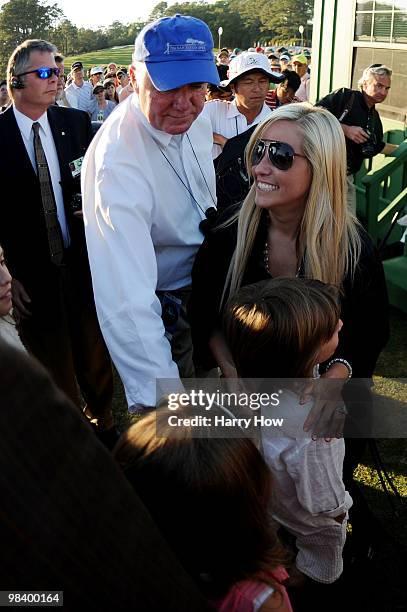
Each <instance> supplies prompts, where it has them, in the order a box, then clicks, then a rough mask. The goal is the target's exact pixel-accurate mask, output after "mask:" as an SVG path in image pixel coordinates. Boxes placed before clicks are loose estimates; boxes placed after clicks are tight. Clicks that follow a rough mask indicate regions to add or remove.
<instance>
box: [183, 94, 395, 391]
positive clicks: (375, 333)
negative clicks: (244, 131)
mask: <svg viewBox="0 0 407 612" xmlns="http://www.w3.org/2000/svg"><path fill="white" fill-rule="evenodd" d="M246 158H247V159H246V163H247V167H248V171H249V175H250V176H251V177H252V179H253V184H252V187H251V189H250V192H249V194H248V196H247V197H246V199H245V201H244V202H243V205H242V207H241V210H240V212H239V213H237V214H235V215H234V216H233V215H232V216H231V218H230V219H228V220H226V222H223V223H221V224H220V226H218V227H217V228H215V229H212V230H211V231H209V232H208V234H207V236H206V238H205V241H204V242H203V244H202V246H201V248H200V250H199V252H198V254H197V257H196V261H195V265H194V268H193V273H192V283H193V284H192V287H193V290H192V300H191V308H190V316H191V319H192V332H193V340H194V350H195V356H196V360H197V361H198V362H199V363H200V364H201V365H202V366H203V367H204V368H208V369H209V368H211V367H214V365H218V366H219V367H220V368H221V370H222V373H223V375H224V376H226V377H234V376H236V369H235V366H234V363H233V360H232V358H231V355H230V352H229V350H228V347H227V346H226V343H225V341H224V339H223V337H222V334H221V332H220V328H221V323H220V321H221V311H222V304H223V303H224V301H225V299H226V298H228V297H229V296H230V295H233V294H234V293H235V292H236V291H237V290H238V289H239V288H240V287H241V286H244V285H247V284H250V283H253V282H256V281H259V280H263V279H267V278H270V277H278V276H285V277H296V276H300V277H307V278H313V279H317V280H320V281H323V282H325V283H330V284H333V285H336V286H337V287H339V288H340V290H341V293H342V299H341V319H342V320H343V322H344V328H343V331H342V332H341V338H340V342H339V346H338V348H337V350H336V352H335V354H334V356H333V358H332V359H331V360H330V361H329V363H325V364H322V368H321V370H322V372H323V373H324V376H326V377H332V378H343V379H344V380H345V379H347V378H348V377H349V376H351V375H352V373H353V376H357V377H364V378H366V377H371V375H372V373H373V369H374V367H375V364H376V361H377V358H378V356H379V354H380V351H381V350H382V348H383V347H384V345H385V343H386V341H387V337H388V319H387V316H388V315H387V293H386V286H385V281H384V275H383V269H382V265H381V263H380V261H379V259H378V257H377V255H376V252H375V249H374V247H373V244H372V242H371V240H370V238H369V236H368V235H367V234H366V232H364V230H363V229H362V228H361V227H360V225H359V224H358V222H357V220H356V219H355V217H354V216H353V215H352V213H351V212H350V211H349V209H348V207H347V205H346V149H345V139H344V136H343V132H342V129H341V126H340V123H339V122H338V120H337V119H336V118H335V117H333V115H331V114H330V113H329V112H328V111H326V110H325V109H322V108H317V107H313V106H311V105H310V104H307V103H302V104H289V105H286V106H283V107H280V108H278V109H277V110H275V111H274V112H273V113H272V115H271V116H270V118H268V119H267V120H265V121H264V122H262V123H261V124H260V125H259V126H258V127H257V129H256V130H255V132H254V133H253V135H252V137H251V139H250V142H249V144H248V147H247V150H246ZM222 221H224V220H223V219H222Z"/></svg>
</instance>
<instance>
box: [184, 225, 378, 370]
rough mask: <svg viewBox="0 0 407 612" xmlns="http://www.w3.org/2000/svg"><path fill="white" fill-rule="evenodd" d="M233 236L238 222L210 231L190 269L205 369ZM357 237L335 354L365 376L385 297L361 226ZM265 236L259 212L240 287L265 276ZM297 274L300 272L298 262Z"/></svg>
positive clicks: (198, 356)
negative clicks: (356, 256) (359, 246)
mask: <svg viewBox="0 0 407 612" xmlns="http://www.w3.org/2000/svg"><path fill="white" fill-rule="evenodd" d="M236 236H237V221H235V222H234V223H233V224H232V225H230V226H228V227H226V228H222V229H212V230H210V231H209V232H208V234H207V236H206V238H205V240H204V242H203V244H202V246H201V247H200V249H199V251H198V254H197V256H196V259H195V263H194V266H193V269H192V296H191V302H190V307H189V314H190V321H191V329H192V339H193V344H194V358H195V361H196V362H199V364H200V365H202V366H203V367H204V368H208V369H210V368H212V367H214V365H216V364H215V362H214V359H213V357H212V354H211V352H210V349H209V347H208V342H209V338H210V336H211V334H212V333H213V331H214V330H215V329H220V328H221V326H222V323H221V314H220V312H219V308H220V302H221V298H222V293H223V287H224V283H225V279H226V276H227V272H228V269H229V264H230V260H231V257H232V255H233V252H234V249H235V246H236ZM360 236H361V240H362V250H361V257H360V261H359V264H358V266H357V270H356V273H355V276H354V279H353V281H352V279H351V278H350V275H348V276H347V277H346V278H345V280H344V282H343V295H342V298H341V319H342V320H343V323H344V325H343V329H342V331H341V333H340V341H339V345H338V348H337V350H336V352H335V355H334V356H336V357H342V358H344V359H346V360H347V361H349V363H350V364H351V366H352V369H353V376H354V377H359V378H370V377H371V376H372V374H373V370H374V368H375V365H376V361H377V359H378V357H379V354H380V352H381V350H382V349H383V348H384V346H385V345H386V343H387V340H388V336H389V322H388V298H387V289H386V283H385V279H384V273H383V266H382V263H381V261H380V260H379V258H378V255H377V251H376V249H375V248H374V246H373V243H372V241H371V239H370V237H369V236H368V234H367V233H366V232H365V231H364V230H363V229H362V228H361V229H360ZM266 237H267V215H266V214H264V215H263V217H262V220H261V222H260V225H259V229H258V232H257V236H256V240H255V243H254V246H253V250H252V253H251V255H250V258H249V261H248V265H247V268H246V272H245V274H244V277H243V282H242V285H243V286H244V285H249V284H251V283H255V282H257V281H261V280H265V279H269V278H270V275H269V273H268V272H267V271H266V269H265V266H264V247H265V243H266ZM299 274H300V276H301V275H303V274H304V270H303V267H302V266H301V268H300V273H299ZM321 369H323V368H321Z"/></svg>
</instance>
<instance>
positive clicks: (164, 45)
mask: <svg viewBox="0 0 407 612" xmlns="http://www.w3.org/2000/svg"><path fill="white" fill-rule="evenodd" d="M133 61H135V62H144V63H145V66H146V69H147V72H148V74H149V77H150V79H151V81H152V82H153V85H154V87H155V88H156V89H158V90H159V91H168V90H169V89H176V88H177V87H182V86H183V85H188V84H189V83H212V84H213V85H219V75H218V71H217V69H216V64H215V58H214V56H213V38H212V34H211V32H210V30H209V28H208V26H207V25H206V23H204V22H203V21H201V20H200V19H196V18H195V17H188V16H186V15H175V16H174V17H163V18H162V19H157V21H154V22H152V23H149V24H147V25H146V26H145V27H144V28H143V29H142V30H141V32H140V33H139V35H138V36H137V38H136V40H135V43H134V53H133Z"/></svg>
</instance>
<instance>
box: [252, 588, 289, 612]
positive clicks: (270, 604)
mask: <svg viewBox="0 0 407 612" xmlns="http://www.w3.org/2000/svg"><path fill="white" fill-rule="evenodd" d="M258 610H259V612H275V610H278V612H292V610H293V609H292V607H291V605H290V601H289V599H288V596H286V597H284V595H283V593H282V592H281V591H277V590H276V591H274V593H272V594H271V595H270V596H269V597H267V599H266V601H265V602H264V603H263V605H261V606H260V608H258Z"/></svg>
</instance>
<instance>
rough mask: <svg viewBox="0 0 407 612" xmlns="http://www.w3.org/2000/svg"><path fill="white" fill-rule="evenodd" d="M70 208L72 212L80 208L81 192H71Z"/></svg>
mask: <svg viewBox="0 0 407 612" xmlns="http://www.w3.org/2000/svg"><path fill="white" fill-rule="evenodd" d="M71 208H72V210H73V212H78V211H79V210H82V194H81V193H74V194H73V196H72V198H71Z"/></svg>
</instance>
